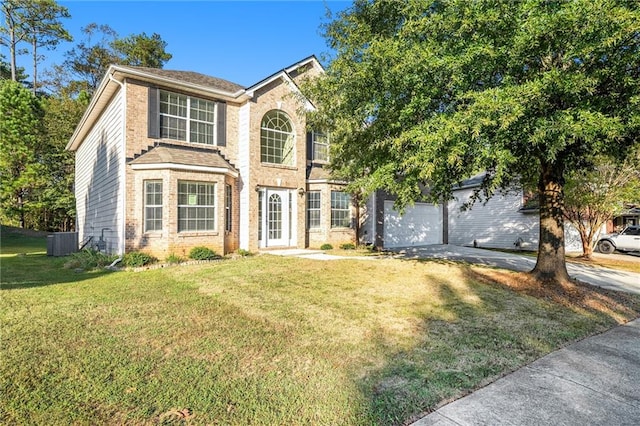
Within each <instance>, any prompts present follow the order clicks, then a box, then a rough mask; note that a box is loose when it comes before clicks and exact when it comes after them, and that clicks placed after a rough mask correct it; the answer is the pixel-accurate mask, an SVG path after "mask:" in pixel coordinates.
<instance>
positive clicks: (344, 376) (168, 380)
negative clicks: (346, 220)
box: [0, 239, 640, 425]
mask: <svg viewBox="0 0 640 426" xmlns="http://www.w3.org/2000/svg"><path fill="white" fill-rule="evenodd" d="M20 241H22V242H20V243H17V242H16V243H15V244H13V243H11V242H10V241H7V240H4V239H3V249H2V250H3V251H2V253H3V257H2V259H1V262H2V264H1V266H2V270H1V274H2V275H1V277H2V285H1V289H2V291H1V293H0V323H1V325H2V326H1V328H2V332H1V333H0V339H1V341H0V343H1V344H0V360H1V361H0V394H1V395H2V402H1V403H0V423H3V424H41V425H45V424H46V425H57V424H87V425H88V424H92V425H93V424H158V423H165V424H166V423H171V422H173V424H181V423H184V424H232V425H245V424H261V425H262V424H291V425H295V424H314V425H315V424H318V425H340V424H346V425H360V424H362V425H369V424H384V425H386V424H403V423H406V422H408V421H410V420H412V419H416V418H417V416H419V415H420V414H421V413H424V412H425V411H428V410H430V409H433V408H434V407H435V406H436V405H437V404H438V403H439V402H441V401H443V400H446V399H449V398H454V397H457V396H460V395H463V394H465V393H467V392H469V391H471V390H473V389H474V388H476V387H478V386H479V385H481V384H483V383H486V381H487V380H490V379H493V378H496V377H499V376H500V375H502V374H504V373H505V372H508V371H511V370H513V369H516V368H518V367H520V366H522V365H524V364H527V363H529V362H531V361H532V360H534V359H536V358H538V357H540V356H542V355H544V354H546V353H548V352H550V351H552V350H554V349H556V348H558V347H561V346H563V345H565V344H566V343H567V342H571V341H574V340H576V339H579V338H581V337H583V336H586V335H589V334H592V333H595V332H598V331H603V330H605V329H607V328H609V327H611V326H613V325H615V324H616V323H617V322H618V321H621V318H623V319H630V318H632V317H635V316H636V315H637V309H638V308H640V298H637V297H636V298H634V297H629V298H627V299H625V300H626V301H627V302H626V305H625V304H616V305H615V308H614V309H613V310H612V311H599V310H597V309H591V308H589V307H587V305H584V304H580V305H579V306H562V305H560V304H555V303H553V302H551V301H549V300H545V299H538V298H534V297H530V296H523V295H520V294H518V293H516V292H513V291H510V290H507V289H505V288H504V287H502V286H499V285H496V284H490V283H489V284H484V283H483V282H482V280H481V279H480V278H479V275H478V274H477V273H476V272H475V270H474V268H471V267H468V266H463V265H455V264H442V263H435V262H416V261H404V260H395V259H375V260H350V259H345V260H340V261H333V262H323V261H313V260H307V259H299V258H283V257H279V256H268V255H264V256H254V257H246V258H240V259H237V260H233V261H225V262H217V263H211V264H200V265H190V266H177V267H170V268H163V269H157V270H152V271H145V272H92V273H88V272H83V273H76V272H74V271H70V270H65V269H62V266H61V265H62V263H64V259H54V258H48V257H46V256H44V255H42V254H40V253H41V252H42V250H40V249H42V248H43V243H42V241H41V242H40V249H38V248H37V247H36V244H35V243H34V245H31V243H28V242H26V241H23V240H20ZM28 247H31V248H33V249H34V251H31V252H29V254H27V255H26V256H18V255H12V254H11V253H10V252H11V251H12V250H13V253H17V252H26V250H27V249H28ZM602 297H606V295H605V296H602ZM634 309H635V310H634ZM185 409H188V411H183V413H186V414H180V411H181V410H185ZM182 416H186V417H185V418H182Z"/></svg>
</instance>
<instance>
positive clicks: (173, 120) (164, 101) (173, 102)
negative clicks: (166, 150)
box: [160, 90, 216, 145]
mask: <svg viewBox="0 0 640 426" xmlns="http://www.w3.org/2000/svg"><path fill="white" fill-rule="evenodd" d="M215 123H216V103H215V102H213V101H207V100H204V99H199V98H194V97H191V96H186V95H180V94H177V93H172V92H167V91H165V90H161V91H160V137H162V138H168V139H175V140H179V141H186V142H193V143H203V144H208V145H215V144H216V140H215V139H216V138H215V135H216V132H215V127H216V126H215Z"/></svg>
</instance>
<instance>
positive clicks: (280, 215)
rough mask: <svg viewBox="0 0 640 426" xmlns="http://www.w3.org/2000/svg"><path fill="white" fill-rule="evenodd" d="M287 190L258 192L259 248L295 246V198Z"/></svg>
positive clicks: (291, 192) (292, 193)
mask: <svg viewBox="0 0 640 426" xmlns="http://www.w3.org/2000/svg"><path fill="white" fill-rule="evenodd" d="M293 195H294V191H291V190H288V189H265V190H263V191H260V205H261V206H262V208H261V209H259V216H260V223H259V226H258V230H259V233H260V235H259V240H260V247H278V246H280V247H291V246H295V245H296V242H295V235H296V229H295V219H294V218H295V212H294V210H296V206H295V198H293Z"/></svg>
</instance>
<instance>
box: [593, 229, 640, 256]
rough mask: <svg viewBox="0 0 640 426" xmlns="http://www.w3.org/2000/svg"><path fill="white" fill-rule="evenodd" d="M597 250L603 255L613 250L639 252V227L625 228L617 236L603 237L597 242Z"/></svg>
mask: <svg viewBox="0 0 640 426" xmlns="http://www.w3.org/2000/svg"><path fill="white" fill-rule="evenodd" d="M598 250H599V251H600V253H605V254H611V253H613V252H614V250H619V251H640V226H638V225H632V226H627V227H626V228H624V229H623V230H622V232H620V233H619V234H618V233H616V234H610V235H605V236H604V237H602V238H600V240H598Z"/></svg>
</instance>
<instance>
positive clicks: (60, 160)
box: [34, 93, 89, 231]
mask: <svg viewBox="0 0 640 426" xmlns="http://www.w3.org/2000/svg"><path fill="white" fill-rule="evenodd" d="M42 104H43V108H44V112H45V115H44V118H43V127H44V129H43V130H44V137H43V146H44V148H43V153H42V160H43V166H44V168H45V169H46V170H45V171H44V173H45V175H46V176H47V182H46V185H45V186H43V187H41V188H40V189H39V191H37V193H36V194H34V198H35V199H36V200H37V203H38V207H39V208H38V210H37V212H36V214H35V217H34V222H35V223H36V228H37V229H44V230H48V231H71V230H72V229H73V228H74V217H75V198H74V194H73V185H74V160H75V157H74V154H73V153H72V152H69V151H66V150H65V146H66V144H67V142H68V141H69V138H70V137H71V135H72V134H73V131H74V130H75V127H76V125H77V124H78V122H79V121H80V118H81V117H82V114H83V113H84V111H85V109H86V108H87V105H88V104H89V96H88V95H87V94H86V93H82V94H80V96H78V97H77V98H76V99H71V98H69V97H67V96H50V97H48V98H46V99H44V100H43V101H42Z"/></svg>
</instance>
